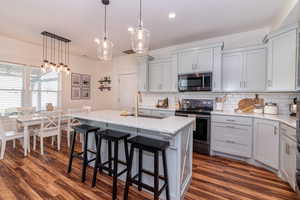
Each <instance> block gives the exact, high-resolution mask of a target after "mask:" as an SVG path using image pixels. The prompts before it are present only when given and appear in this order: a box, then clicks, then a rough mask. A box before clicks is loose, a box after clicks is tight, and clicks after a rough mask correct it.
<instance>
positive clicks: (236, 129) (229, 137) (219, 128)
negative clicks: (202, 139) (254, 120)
mask: <svg viewBox="0 0 300 200" xmlns="http://www.w3.org/2000/svg"><path fill="white" fill-rule="evenodd" d="M213 131H214V134H213V138H214V139H216V140H222V141H228V142H229V143H236V144H241V145H245V146H250V145H251V141H252V128H251V127H248V126H239V125H231V124H222V123H214V124H213Z"/></svg>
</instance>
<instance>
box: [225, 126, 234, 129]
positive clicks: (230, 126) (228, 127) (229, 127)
mask: <svg viewBox="0 0 300 200" xmlns="http://www.w3.org/2000/svg"><path fill="white" fill-rule="evenodd" d="M226 128H232V129H235V127H234V126H226Z"/></svg>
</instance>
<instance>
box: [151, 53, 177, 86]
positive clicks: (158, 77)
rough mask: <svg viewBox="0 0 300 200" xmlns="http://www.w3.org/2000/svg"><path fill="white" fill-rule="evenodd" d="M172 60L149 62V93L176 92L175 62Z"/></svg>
mask: <svg viewBox="0 0 300 200" xmlns="http://www.w3.org/2000/svg"><path fill="white" fill-rule="evenodd" d="M176 60H177V59H176V56H174V57H173V56H172V58H170V57H168V58H160V59H155V58H154V60H153V61H150V62H149V91H150V92H176V91H177V64H176V63H177V61H176Z"/></svg>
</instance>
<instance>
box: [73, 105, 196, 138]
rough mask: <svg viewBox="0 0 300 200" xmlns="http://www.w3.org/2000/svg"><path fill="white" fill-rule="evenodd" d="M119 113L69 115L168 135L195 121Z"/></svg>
mask: <svg viewBox="0 0 300 200" xmlns="http://www.w3.org/2000/svg"><path fill="white" fill-rule="evenodd" d="M120 113H121V111H119V110H100V111H93V112H89V113H74V114H71V116H72V117H75V118H79V119H83V120H90V121H97V122H102V123H109V124H115V125H121V126H127V127H132V128H139V129H145V130H150V131H155V132H161V133H166V134H170V135H175V134H176V133H177V132H178V131H180V130H181V129H183V128H184V127H186V126H188V125H190V124H191V123H194V121H195V119H194V118H188V117H178V116H171V117H167V118H164V119H154V118H148V117H135V116H120Z"/></svg>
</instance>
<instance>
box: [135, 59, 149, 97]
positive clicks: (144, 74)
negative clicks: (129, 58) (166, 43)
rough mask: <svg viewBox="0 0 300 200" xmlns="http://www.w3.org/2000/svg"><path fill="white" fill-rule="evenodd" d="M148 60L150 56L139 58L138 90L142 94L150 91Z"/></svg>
mask: <svg viewBox="0 0 300 200" xmlns="http://www.w3.org/2000/svg"><path fill="white" fill-rule="evenodd" d="M148 59H149V58H148V56H143V57H138V58H137V60H138V66H137V75H138V77H137V78H138V90H139V91H140V92H146V91H148Z"/></svg>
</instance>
